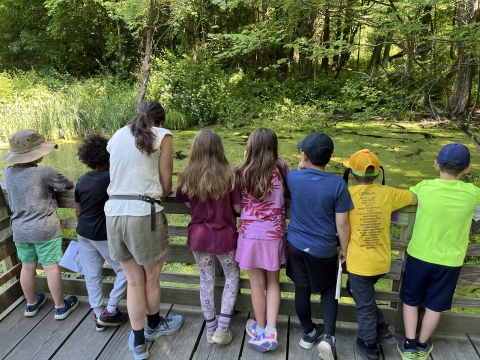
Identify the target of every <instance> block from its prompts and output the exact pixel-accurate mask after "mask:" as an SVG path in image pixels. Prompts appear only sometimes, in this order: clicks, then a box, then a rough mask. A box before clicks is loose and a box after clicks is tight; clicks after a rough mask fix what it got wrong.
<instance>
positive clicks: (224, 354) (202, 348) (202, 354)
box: [194, 312, 248, 360]
mask: <svg viewBox="0 0 480 360" xmlns="http://www.w3.org/2000/svg"><path fill="white" fill-rule="evenodd" d="M247 318H248V313H247V312H239V313H238V314H236V315H235V316H234V317H232V320H231V322H230V327H229V329H230V330H231V331H232V333H233V340H232V342H231V343H230V344H228V345H218V344H209V343H208V342H207V340H206V333H207V329H206V326H204V329H203V332H202V333H201V335H200V338H199V343H198V347H197V351H196V352H195V356H194V359H196V360H203V359H209V360H223V359H225V358H230V359H239V358H240V355H241V350H242V344H243V341H244V339H245V336H246V333H245V323H246V322H247ZM247 341H248V339H247Z"/></svg>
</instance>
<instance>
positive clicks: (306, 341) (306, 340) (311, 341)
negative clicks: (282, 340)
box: [299, 324, 323, 350]
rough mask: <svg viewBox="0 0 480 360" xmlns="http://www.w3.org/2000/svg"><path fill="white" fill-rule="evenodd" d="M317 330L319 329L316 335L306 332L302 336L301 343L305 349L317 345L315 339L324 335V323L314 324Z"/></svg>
mask: <svg viewBox="0 0 480 360" xmlns="http://www.w3.org/2000/svg"><path fill="white" fill-rule="evenodd" d="M314 325H315V330H316V331H317V332H316V333H315V335H314V336H309V335H308V334H306V333H303V335H302V338H301V339H300V343H299V345H300V346H301V347H302V348H304V349H307V350H309V349H311V348H312V347H313V345H315V341H317V340H318V339H320V338H321V337H322V335H323V325H322V324H314Z"/></svg>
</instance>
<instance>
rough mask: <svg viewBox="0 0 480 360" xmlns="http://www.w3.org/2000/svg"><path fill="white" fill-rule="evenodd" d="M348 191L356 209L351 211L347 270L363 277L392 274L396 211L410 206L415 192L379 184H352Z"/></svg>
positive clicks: (349, 215) (349, 214)
mask: <svg viewBox="0 0 480 360" xmlns="http://www.w3.org/2000/svg"><path fill="white" fill-rule="evenodd" d="M348 191H349V192H350V195H351V197H352V201H353V204H354V206H355V208H354V209H353V210H350V211H349V212H348V219H349V220H350V228H351V231H350V243H349V245H348V251H347V270H348V271H349V272H351V273H352V274H356V275H362V276H374V275H380V274H385V273H388V272H389V271H390V263H391V255H390V219H391V215H392V211H395V210H397V209H400V208H402V207H405V206H407V205H409V204H410V203H411V202H412V193H411V192H410V191H408V190H399V189H395V188H391V187H389V186H386V185H376V184H371V185H355V186H350V187H349V188H348Z"/></svg>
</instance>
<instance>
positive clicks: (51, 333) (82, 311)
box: [2, 299, 90, 359]
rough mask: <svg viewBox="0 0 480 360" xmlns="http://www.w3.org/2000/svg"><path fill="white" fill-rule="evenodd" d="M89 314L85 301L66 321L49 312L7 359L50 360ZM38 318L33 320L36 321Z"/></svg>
mask: <svg viewBox="0 0 480 360" xmlns="http://www.w3.org/2000/svg"><path fill="white" fill-rule="evenodd" d="M50 304H51V302H50ZM50 304H49V305H50ZM44 307H45V306H44ZM42 310H43V308H42ZM47 310H48V309H47ZM50 310H51V308H50ZM89 312H90V305H89V304H88V301H86V300H83V299H79V304H78V307H77V308H76V309H75V310H74V311H73V312H72V313H71V314H70V315H69V316H68V318H66V319H65V320H55V319H54V318H53V312H51V311H48V313H47V315H46V316H44V317H43V319H42V320H41V321H40V322H39V323H38V324H37V326H36V327H35V328H34V329H33V330H32V331H30V332H29V333H28V335H27V336H25V337H24V338H23V340H22V341H21V342H20V343H18V344H17V346H16V347H15V348H14V349H13V351H12V352H10V354H8V356H7V357H6V358H5V359H49V358H50V357H52V356H53V355H54V354H55V353H56V352H57V349H59V348H60V347H61V346H62V344H63V343H64V342H65V340H66V339H67V338H68V337H69V336H70V334H71V333H72V332H74V331H75V329H76V328H77V326H78V324H79V323H80V322H81V321H82V320H83V319H84V318H85V317H86V316H87V314H88V313H89ZM39 313H40V311H39ZM37 316H38V314H37ZM37 316H35V317H33V318H34V319H35V318H36V317H37ZM2 324H3V323H2ZM2 342H3V341H2Z"/></svg>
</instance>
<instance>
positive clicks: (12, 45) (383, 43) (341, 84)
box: [0, 0, 480, 146]
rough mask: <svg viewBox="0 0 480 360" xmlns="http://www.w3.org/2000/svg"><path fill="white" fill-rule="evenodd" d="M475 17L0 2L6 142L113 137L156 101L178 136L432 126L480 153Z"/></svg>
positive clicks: (285, 3) (427, 5)
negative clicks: (449, 128)
mask: <svg viewBox="0 0 480 360" xmlns="http://www.w3.org/2000/svg"><path fill="white" fill-rule="evenodd" d="M478 5H479V1H478V0H465V1H464V0H460V1H451V0H426V1H425V0H422V1H419V0H379V1H377V0H305V1H302V0H116V1H112V0H46V1H38V0H0V141H5V140H6V139H7V138H8V136H9V134H11V133H13V132H14V131H16V130H18V129H20V128H26V127H28V128H35V129H37V130H39V131H41V132H43V133H44V134H45V135H46V136H47V137H48V138H50V139H58V138H67V139H68V138H72V137H80V136H83V135H84V134H86V133H89V132H92V131H98V132H104V133H107V134H112V133H113V132H114V131H115V130H116V129H118V128H119V127H120V126H122V125H123V124H125V123H126V121H128V119H129V118H131V116H132V114H133V113H134V109H135V107H134V104H135V100H137V101H140V100H142V99H143V98H147V99H155V100H159V101H160V102H161V103H162V104H164V106H165V107H166V110H167V122H168V124H169V127H171V128H176V129H186V128H190V127H192V126H197V125H201V126H205V125H210V124H220V125H224V126H226V127H228V128H232V127H238V126H242V125H258V124H262V125H264V126H269V125H272V124H273V126H283V127H285V126H286V127H289V128H291V129H301V130H307V131H308V130H313V129H315V128H316V126H317V124H318V123H319V122H324V121H333V122H335V121H341V120H345V119H346V120H350V119H354V120H356V119H358V120H363V121H369V120H372V119H375V120H377V121H378V120H380V121H383V120H385V121H387V120H418V119H421V118H428V119H433V120H434V121H435V122H437V123H447V124H453V125H455V126H457V127H459V128H460V129H462V131H464V132H466V133H467V134H469V137H470V138H471V139H472V140H473V141H474V143H476V145H477V146H478V145H479V141H478V138H477V137H476V136H475V109H476V107H477V104H478V98H479V92H480V77H479V76H478V73H479V71H478V70H479V68H480V41H479V39H480V27H479V20H480V19H479V17H480V12H479V9H478ZM139 84H140V85H139ZM147 85H148V86H147ZM139 89H140V90H139Z"/></svg>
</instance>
